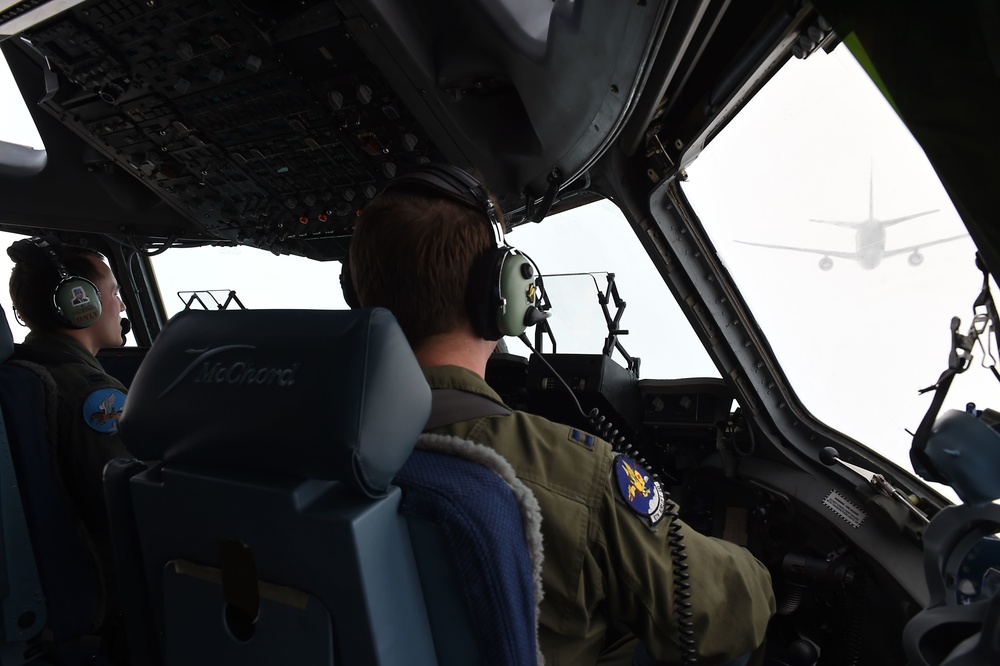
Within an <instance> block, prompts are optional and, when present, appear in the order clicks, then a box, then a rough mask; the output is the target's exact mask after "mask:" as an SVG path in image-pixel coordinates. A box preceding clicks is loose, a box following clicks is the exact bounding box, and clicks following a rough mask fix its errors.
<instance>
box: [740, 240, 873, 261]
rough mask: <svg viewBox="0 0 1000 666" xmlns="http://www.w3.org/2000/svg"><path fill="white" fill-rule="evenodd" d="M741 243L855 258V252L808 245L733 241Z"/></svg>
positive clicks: (842, 257)
mask: <svg viewBox="0 0 1000 666" xmlns="http://www.w3.org/2000/svg"><path fill="white" fill-rule="evenodd" d="M733 242H734V243H739V244H741V245H752V246H754V247H767V248H771V249H772V250H791V251H792V252H808V253H810V254H821V255H823V256H824V257H839V258H840V259H857V258H858V255H857V253H856V252H837V251H836V250H816V249H813V248H809V247H791V246H789V245H771V244H769V243H751V242H750V241H741V240H738V241H733Z"/></svg>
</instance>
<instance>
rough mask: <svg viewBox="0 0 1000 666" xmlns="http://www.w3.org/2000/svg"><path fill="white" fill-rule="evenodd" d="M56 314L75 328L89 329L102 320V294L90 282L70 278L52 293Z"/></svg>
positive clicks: (80, 278)
mask: <svg viewBox="0 0 1000 666" xmlns="http://www.w3.org/2000/svg"><path fill="white" fill-rule="evenodd" d="M52 305H53V306H54V307H55V311H56V314H57V315H59V317H60V318H61V319H62V320H63V321H64V322H66V324H68V325H69V326H71V327H73V328H87V327H88V326H90V325H92V324H95V323H97V320H98V319H100V318H101V309H102V308H101V292H100V290H99V289H98V288H97V285H95V284H94V283H93V282H91V281H90V280H87V279H85V278H82V277H70V278H67V279H65V280H63V281H62V282H60V283H59V285H58V286H56V288H55V289H54V290H53V292H52Z"/></svg>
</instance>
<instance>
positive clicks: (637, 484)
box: [611, 455, 667, 530]
mask: <svg viewBox="0 0 1000 666" xmlns="http://www.w3.org/2000/svg"><path fill="white" fill-rule="evenodd" d="M611 470H612V471H611V476H612V482H613V483H614V484H615V485H616V486H617V488H618V494H617V495H616V497H617V498H618V499H619V500H620V501H621V502H622V503H624V504H625V505H626V506H628V507H629V508H630V509H632V511H633V512H635V513H636V514H637V515H638V516H639V517H640V518H641V519H642V522H643V523H645V525H646V527H648V528H649V529H651V530H655V529H656V525H657V523H659V522H660V521H661V520H663V516H664V513H665V511H666V504H667V502H666V498H665V497H664V494H663V488H662V487H661V486H660V482H659V481H657V480H656V479H654V478H653V476H652V474H650V473H649V472H647V471H646V469H645V468H644V467H642V465H640V464H639V463H637V462H635V461H634V460H632V459H631V458H629V457H628V456H625V455H617V456H615V458H614V462H612V467H611Z"/></svg>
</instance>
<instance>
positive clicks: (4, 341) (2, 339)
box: [0, 305, 14, 363]
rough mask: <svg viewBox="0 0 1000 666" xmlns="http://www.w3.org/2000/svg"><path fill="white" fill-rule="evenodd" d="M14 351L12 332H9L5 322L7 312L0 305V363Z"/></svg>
mask: <svg viewBox="0 0 1000 666" xmlns="http://www.w3.org/2000/svg"><path fill="white" fill-rule="evenodd" d="M13 353H14V334H13V333H11V332H10V324H9V323H7V313H6V312H5V311H4V309H3V306H2V305H0V363H3V362H4V361H6V360H7V359H9V358H10V357H11V355H13Z"/></svg>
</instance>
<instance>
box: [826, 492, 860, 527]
mask: <svg viewBox="0 0 1000 666" xmlns="http://www.w3.org/2000/svg"><path fill="white" fill-rule="evenodd" d="M823 504H824V505H826V507H827V508H829V509H830V510H831V511H833V512H834V513H835V514H837V515H838V516H840V517H841V518H843V519H844V520H845V521H846V522H847V524H849V525H850V526H851V527H853V528H855V529H857V528H858V527H861V523H863V522H865V518H867V517H868V514H867V513H865V512H864V511H862V510H861V509H860V508H859V507H857V506H855V505H854V503H852V502H851V501H850V500H849V499H847V498H846V497H844V496H843V495H841V494H840V493H838V492H837V491H836V490H831V491H830V494H829V495H827V496H826V499H824V500H823Z"/></svg>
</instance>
